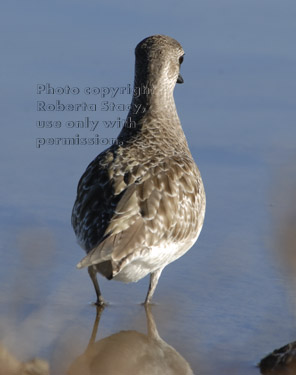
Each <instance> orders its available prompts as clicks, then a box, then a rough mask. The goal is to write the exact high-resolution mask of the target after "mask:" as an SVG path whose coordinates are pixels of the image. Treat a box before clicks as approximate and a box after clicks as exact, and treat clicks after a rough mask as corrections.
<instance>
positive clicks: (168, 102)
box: [72, 35, 205, 304]
mask: <svg viewBox="0 0 296 375" xmlns="http://www.w3.org/2000/svg"><path fill="white" fill-rule="evenodd" d="M183 55H184V51H183V49H182V47H181V46H180V44H179V43H178V42H177V41H176V40H174V39H172V38H170V37H167V36H162V35H155V36H152V37H149V38H146V39H144V40H143V41H142V42H141V43H139V44H138V46H137V47H136V67H135V85H134V87H135V88H139V89H140V90H141V95H139V96H138V95H135V96H133V100H132V103H131V109H130V112H129V114H128V118H127V121H126V124H135V126H132V127H130V126H125V127H123V129H122V131H121V133H120V134H119V136H118V139H117V140H118V142H117V144H114V145H113V146H111V147H110V148H109V149H107V150H106V151H104V152H102V153H101V154H100V155H98V156H97V157H96V158H95V159H94V160H93V162H92V163H90V165H89V166H88V167H87V169H86V171H85V173H84V174H83V176H82V177H81V179H80V181H79V184H78V189H77V198H76V202H75V204H74V207H73V212H72V225H73V228H74V231H75V233H76V236H77V238H78V241H79V243H80V245H81V246H82V247H83V248H84V249H85V250H86V252H87V256H86V257H85V258H84V259H82V261H81V262H80V263H79V264H78V267H79V268H81V267H89V272H90V276H91V278H92V280H93V282H94V285H95V288H96V292H97V297H98V301H97V303H99V304H100V303H103V300H102V297H101V292H100V290H99V286H98V283H97V279H96V272H100V273H101V274H103V275H104V276H105V277H107V278H108V279H112V278H114V279H117V280H121V281H125V282H129V281H138V280H139V279H141V278H143V277H144V276H146V275H147V274H148V273H150V274H151V281H150V287H149V291H148V294H147V297H146V302H149V300H150V299H151V297H152V295H153V292H154V290H155V287H156V285H157V281H158V278H159V276H160V274H161V271H162V269H163V268H164V267H165V266H166V265H167V264H169V263H170V262H172V261H174V260H175V259H177V258H179V257H180V256H182V255H183V254H184V253H185V252H186V251H187V250H189V249H190V247H191V246H192V245H193V244H194V242H195V241H196V239H197V237H198V235H199V233H200V230H201V228H202V224H203V220H204V214H205V193H204V188H203V183H202V180H201V177H200V173H199V170H198V168H197V166H196V165H195V163H194V161H193V159H192V156H191V153H190V151H189V148H188V144H187V141H186V138H185V135H184V133H183V130H182V127H181V124H180V121H179V117H178V114H177V111H176V107H175V102H174V98H173V90H174V87H175V84H176V82H180V83H181V82H183V79H182V77H181V76H180V74H179V69H180V63H181V62H182V59H183ZM139 105H141V110H140V111H138V112H137V113H136V111H135V110H134V108H135V106H137V108H138V107H139Z"/></svg>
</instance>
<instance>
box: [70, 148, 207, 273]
mask: <svg viewBox="0 0 296 375" xmlns="http://www.w3.org/2000/svg"><path fill="white" fill-rule="evenodd" d="M98 166H100V168H99V170H98V173H94V170H93V168H96V167H98ZM89 168H90V170H89V171H86V173H85V175H84V176H83V177H82V179H81V181H80V185H82V186H81V187H80V188H78V196H79V195H80V199H79V198H77V200H80V201H81V196H82V194H83V193H84V192H86V190H87V186H90V185H91V186H92V187H91V189H92V190H91V191H90V192H87V198H86V199H84V200H83V199H82V203H81V205H80V206H79V204H77V207H76V209H75V206H76V205H75V206H74V210H73V216H74V219H73V226H74V228H75V224H76V223H78V226H79V223H81V222H83V223H84V224H81V225H82V226H80V228H79V230H78V231H80V232H82V237H83V238H85V239H86V238H87V233H92V234H93V233H94V231H93V228H90V226H92V225H96V229H97V243H96V244H95V245H94V247H93V249H92V250H91V251H90V252H89V254H88V255H87V256H86V257H85V258H84V259H83V260H82V261H81V262H80V264H79V265H80V267H86V266H90V265H93V264H96V263H100V262H102V261H104V260H107V259H109V260H112V264H113V266H114V271H115V272H116V268H117V271H119V269H120V268H121V267H122V266H123V264H126V263H127V262H129V261H131V260H132V259H135V258H137V257H140V256H141V254H142V253H147V252H149V248H151V247H152V246H156V245H158V244H159V243H160V242H161V241H166V242H167V243H174V242H179V243H180V242H181V243H182V242H184V243H185V242H186V240H187V239H188V238H193V237H194V235H195V233H196V232H197V228H198V224H199V223H198V218H199V213H200V208H201V207H202V202H201V201H200V199H201V198H200V194H198V193H199V190H201V189H202V181H201V178H200V175H199V171H198V169H197V167H196V165H195V164H194V162H193V161H192V159H191V158H189V157H188V156H186V155H184V154H183V155H182V156H174V157H172V158H164V159H163V160H162V161H159V160H157V161H155V163H153V161H151V160H150V161H149V165H148V163H147V164H146V165H145V164H143V165H136V166H134V167H131V168H130V167H129V166H128V165H127V166H126V167H125V168H123V169H121V171H120V172H119V171H118V172H117V173H116V172H115V173H114V171H113V172H112V173H111V174H112V178H111V179H110V180H109V182H108V179H107V178H104V176H109V177H110V168H111V169H112V163H111V165H109V172H108V169H102V163H101V164H100V163H99V161H94V162H93V163H92V164H91V165H90V167H89ZM89 168H88V169H89ZM90 175H92V176H93V175H96V179H97V181H89V184H87V185H86V184H85V183H86V180H87V176H90ZM106 184H109V186H108V185H106ZM106 186H108V188H106ZM79 189H84V191H80V190H79ZM89 195H91V197H89ZM99 197H100V199H99ZM91 205H93V206H92V207H91ZM90 208H91V210H90ZM106 210H107V213H106V212H105V211H106ZM102 211H103V212H102ZM84 212H86V217H85V218H84V219H83V220H82V216H83V213H84ZM76 225H77V224H76ZM95 242H96V241H95V238H92V240H91V241H90V240H89V239H86V246H87V249H90V246H91V243H93V244H94V243H95Z"/></svg>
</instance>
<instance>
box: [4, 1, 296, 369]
mask: <svg viewBox="0 0 296 375" xmlns="http://www.w3.org/2000/svg"><path fill="white" fill-rule="evenodd" d="M67 4H68V2H67V1H66V2H65V3H63V4H60V3H59V4H58V3H55V2H54V3H53V5H52V7H51V8H49V7H47V6H46V7H45V8H42V7H41V6H40V5H39V4H36V3H35V2H33V1H29V2H27V8H26V9H25V8H24V6H23V5H18V6H17V2H11V3H10V5H5V6H4V8H5V9H3V13H2V14H3V15H6V18H5V19H3V22H2V24H1V25H2V26H1V27H2V28H5V27H6V29H5V30H6V34H5V35H6V37H5V40H4V42H5V46H4V47H5V48H6V49H7V53H5V54H4V56H3V62H2V63H3V64H4V68H5V70H4V71H5V72H6V74H5V75H4V76H3V77H2V78H3V88H4V90H2V93H1V103H2V104H3V103H5V105H4V106H3V110H2V112H1V117H2V123H3V128H2V129H3V130H2V139H1V140H2V144H1V159H0V167H1V177H2V183H1V186H0V192H1V197H2V202H1V214H0V215H1V216H0V222H1V257H2V261H1V265H0V271H1V272H0V278H1V279H0V280H1V289H0V301H1V303H0V332H1V341H2V342H3V344H4V345H5V346H6V347H7V348H8V349H9V350H10V351H11V352H12V353H13V354H14V355H16V356H17V357H18V358H20V359H21V360H27V359H28V358H30V357H33V356H40V357H43V358H45V359H47V360H48V361H49V362H50V365H51V368H52V373H53V374H61V373H63V372H64V371H66V369H67V368H68V367H69V365H70V363H72V362H73V361H74V360H75V358H77V356H79V355H81V354H82V353H83V352H84V350H85V348H86V346H87V343H88V340H89V337H90V334H91V330H92V325H93V322H94V318H95V309H94V307H93V306H92V305H91V304H90V302H91V301H93V300H94V291H93V287H92V285H91V282H90V280H89V278H88V275H87V272H85V271H83V270H82V271H78V270H76V269H75V265H76V263H77V262H78V261H79V260H80V259H81V258H82V256H83V252H82V251H81V249H80V248H79V246H78V245H77V244H76V242H75V238H74V234H73V232H72V229H71V226H70V214H71V209H72V205H73V202H74V199H75V192H76V186H77V182H78V179H79V177H80V176H81V174H82V173H83V171H84V169H85V168H86V166H87V164H88V163H89V162H90V161H91V160H92V159H93V158H94V157H95V156H96V155H97V154H98V153H99V152H101V151H102V150H103V149H104V148H105V147H104V146H103V145H100V146H82V145H80V146H74V145H72V146H66V145H42V146H41V147H40V148H37V147H36V139H37V138H46V139H49V138H60V137H75V135H76V134H79V136H80V137H94V134H99V136H100V137H101V138H113V137H116V135H117V134H118V131H119V130H118V129H110V128H104V127H103V126H100V127H99V128H98V132H97V133H96V132H92V131H90V130H89V129H70V128H66V127H65V126H63V127H62V128H56V129H52V128H51V129H42V128H37V126H36V121H39V120H56V121H62V122H63V123H64V122H65V121H70V120H75V121H76V120H83V119H84V118H85V116H86V113H82V112H79V113H75V114H73V113H71V112H48V113H39V112H37V111H36V101H37V100H44V101H46V102H48V103H52V102H55V101H56V100H60V101H61V102H64V103H80V102H83V101H88V102H89V103H92V102H93V103H97V104H98V105H100V103H101V102H102V100H105V99H104V98H101V97H98V96H94V95H93V96H92V97H91V98H89V97H86V95H84V94H79V95H71V96H66V95H58V94H56V95H52V96H50V95H49V94H48V95H46V94H43V95H41V94H40V95H39V94H37V93H36V87H37V84H43V83H44V84H45V83H47V82H49V83H50V84H51V85H52V86H53V87H60V86H61V87H64V86H65V85H67V84H68V85H71V86H73V87H79V88H81V89H82V88H84V87H86V86H91V87H96V86H98V87H109V86H110V87H117V86H118V87H123V86H126V85H127V84H129V83H130V84H132V78H133V64H134V57H133V49H134V47H135V45H136V43H138V42H139V41H140V40H141V39H142V38H144V37H145V36H147V35H150V34H153V33H155V32H162V33H165V34H168V35H171V36H173V37H176V38H177V39H178V40H179V41H180V42H181V43H182V45H184V49H185V51H186V56H185V61H184V63H183V65H182V75H183V77H184V80H185V83H184V84H183V85H178V87H176V90H175V98H176V103H177V109H178V113H179V116H180V118H181V122H182V124H183V128H184V131H185V133H186V135H187V137H188V142H189V145H190V148H191V151H192V154H193V156H194V158H195V160H196V162H197V164H198V166H199V168H200V170H201V173H202V177H203V180H204V184H205V188H206V193H207V212H206V220H205V224H204V228H203V230H202V233H201V236H200V238H199V240H198V242H197V243H196V245H195V246H194V247H193V248H192V249H191V250H190V252H188V253H187V254H186V256H184V257H182V258H181V259H180V260H178V261H177V262H175V263H173V264H171V265H170V266H169V267H167V269H165V271H164V272H163V275H162V277H161V279H160V282H159V285H158V288H157V290H156V294H155V306H153V307H152V313H153V316H154V319H155V321H156V325H157V328H158V332H159V335H160V336H161V337H162V339H163V340H164V341H165V342H167V343H168V344H169V345H171V346H172V347H174V348H175V349H176V350H177V352H179V353H180V354H181V356H183V357H184V358H185V359H186V360H187V361H188V363H189V364H190V365H191V367H192V369H193V370H194V373H196V374H208V375H218V374H219V375H224V374H225V375H226V374H227V375H228V374H232V373H233V374H240V375H244V374H248V375H249V374H258V373H259V372H258V369H257V368H256V367H255V365H256V363H257V362H258V361H259V360H260V359H261V358H262V357H263V356H264V355H265V354H266V353H268V352H270V351H271V350H273V349H275V348H277V347H280V346H281V345H283V344H286V343H288V342H290V341H292V340H295V337H296V322H295V301H294V297H295V295H294V289H293V283H292V281H293V280H292V279H291V278H290V274H289V273H288V271H287V270H288V268H285V267H284V264H285V257H284V255H285V246H287V244H286V243H285V242H283V241H282V238H281V236H280V233H282V231H281V225H280V224H281V223H285V220H282V218H285V217H288V214H290V210H291V206H293V205H292V204H290V203H289V202H293V199H294V198H293V197H292V196H291V198H290V197H289V194H291V191H292V190H293V189H292V187H293V186H294V184H295V167H294V165H295V139H296V127H295V112H296V111H295V100H294V97H295V79H294V77H295V73H296V72H295V69H296V68H295V66H296V65H295V60H296V55H295V49H292V48H290V47H291V45H293V43H294V39H293V38H294V35H295V22H294V19H293V14H295V12H296V8H295V4H294V3H292V2H290V1H287V2H286V3H285V5H281V6H280V5H279V4H278V3H277V2H276V1H272V2H270V1H269V2H267V1H263V2H260V4H259V3H258V2H255V1H250V2H248V5H247V4H244V5H243V6H242V4H240V6H238V4H237V3H236V2H234V1H225V2H224V1H223V2H219V3H218V2H217V1H215V2H211V4H210V3H209V2H205V1H202V2H200V3H199V4H197V5H189V4H183V5H182V9H181V8H178V7H177V6H176V8H175V9H174V11H173V17H175V18H174V20H176V19H179V17H180V16H181V15H183V17H185V19H186V20H187V22H186V23H184V24H183V23H182V25H179V24H178V22H175V21H174V20H166V23H165V25H164V26H163V25H162V22H163V16H164V15H165V7H164V8H162V6H160V9H159V10H158V11H159V13H158V16H157V17H156V18H155V22H156V24H157V27H156V28H155V27H152V26H151V23H150V22H149V14H150V11H149V9H148V8H147V9H145V11H146V14H145V16H143V12H142V11H141V10H140V8H139V7H135V8H128V9H122V5H120V4H117V3H116V2H113V3H112V4H109V3H108V4H104V2H103V3H102V5H101V8H99V5H96V4H95V3H93V2H91V1H89V2H85V4H84V5H82V4H80V2H78V1H77V2H75V3H74V5H73V7H72V8H71V10H70V9H69V8H68V7H67ZM153 6H154V5H153ZM155 6H156V5H155ZM241 6H242V8H243V9H242V8H241ZM127 7H129V6H127ZM20 10H21V11H22V12H24V13H23V14H21V12H20ZM100 12H101V13H100ZM102 12H103V14H104V17H103V18H100V22H98V20H97V14H102ZM242 12H243V14H242ZM139 14H141V15H142V16H143V17H144V19H143V24H142V25H141V31H140V32H137V33H135V31H134V28H135V27H139V25H138V23H137V22H138V21H137V22H136V21H135V18H132V17H135V16H137V15H139ZM194 15H195V16H194ZM123 16H124V17H126V19H125V21H124V20H123V19H124V17H123ZM53 18H54V19H55V25H56V27H55V28H54V30H53V28H52V20H53ZM9 19H10V20H13V23H11V22H8V20H9ZM108 20H109V24H108ZM111 20H112V21H113V27H112V28H110V22H111ZM132 20H133V21H132ZM74 24H75V25H78V27H77V28H73V25H74ZM33 25H35V26H33ZM108 25H109V26H108ZM123 26H124V27H123ZM108 27H109V28H108ZM36 28H37V29H38V32H37V31H36ZM106 30H109V32H108V33H106ZM103 32H105V33H103ZM115 99H116V100H115ZM115 99H114V101H116V102H117V103H121V104H128V103H129V101H130V95H127V94H124V95H122V96H120V97H117V98H115ZM107 100H110V101H111V100H113V99H111V98H110V97H108V98H107ZM87 115H88V116H89V117H91V118H93V119H94V120H95V119H98V120H99V121H103V120H115V119H116V118H117V117H124V116H125V115H126V112H125V111H123V112H121V111H114V112H113V111H107V112H106V113H105V112H103V111H101V110H99V111H97V112H96V113H95V114H94V113H90V112H88V113H87ZM100 125H101V124H100ZM285 212H287V215H285ZM147 287H148V279H147V280H146V279H144V280H142V281H140V282H139V283H137V284H129V285H123V284H120V283H116V282H108V281H106V280H102V279H101V288H102V291H103V294H104V296H105V298H106V299H107V300H108V301H110V306H108V307H107V308H106V309H105V310H104V312H103V314H102V317H101V321H100V324H99V331H98V339H101V338H103V337H108V336H110V335H112V334H114V333H116V332H119V331H122V330H137V331H139V332H143V333H145V332H146V317H145V312H144V309H143V307H142V306H141V305H139V303H140V302H142V301H143V300H144V297H145V294H146V290H147Z"/></svg>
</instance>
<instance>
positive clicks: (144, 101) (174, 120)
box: [119, 83, 188, 151]
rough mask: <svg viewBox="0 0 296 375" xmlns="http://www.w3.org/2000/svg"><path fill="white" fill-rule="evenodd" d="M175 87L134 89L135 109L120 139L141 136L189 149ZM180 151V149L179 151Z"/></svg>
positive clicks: (138, 86)
mask: <svg viewBox="0 0 296 375" xmlns="http://www.w3.org/2000/svg"><path fill="white" fill-rule="evenodd" d="M173 89H174V88H173V87H172V88H171V89H168V88H167V87H166V90H164V89H162V88H161V87H158V86H157V85H143V84H142V85H137V83H135V86H134V95H133V99H132V102H131V108H130V111H129V114H128V116H127V119H126V123H125V126H124V127H123V129H122V131H121V133H120V135H119V137H120V138H121V139H129V138H130V137H131V136H135V135H137V134H139V133H141V134H143V135H144V138H145V139H148V138H149V139H154V138H158V142H159V143H162V142H165V143H167V144H168V146H169V145H170V143H171V147H174V146H173V145H175V144H176V139H178V141H177V143H178V144H179V145H180V149H186V150H188V144H187V141H186V138H185V135H184V132H183V129H182V127H181V123H180V120H179V116H178V113H177V109H176V105H175V100H174V96H173ZM176 151H177V150H176Z"/></svg>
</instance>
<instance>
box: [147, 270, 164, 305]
mask: <svg viewBox="0 0 296 375" xmlns="http://www.w3.org/2000/svg"><path fill="white" fill-rule="evenodd" d="M162 270H163V268H159V269H158V270H156V271H155V272H152V273H151V274H150V284H149V289H148V293H147V296H146V299H145V302H144V305H147V304H148V303H149V302H150V300H151V298H152V296H153V294H154V292H155V288H156V285H157V283H158V279H159V277H160V275H161V272H162Z"/></svg>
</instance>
